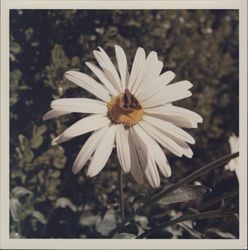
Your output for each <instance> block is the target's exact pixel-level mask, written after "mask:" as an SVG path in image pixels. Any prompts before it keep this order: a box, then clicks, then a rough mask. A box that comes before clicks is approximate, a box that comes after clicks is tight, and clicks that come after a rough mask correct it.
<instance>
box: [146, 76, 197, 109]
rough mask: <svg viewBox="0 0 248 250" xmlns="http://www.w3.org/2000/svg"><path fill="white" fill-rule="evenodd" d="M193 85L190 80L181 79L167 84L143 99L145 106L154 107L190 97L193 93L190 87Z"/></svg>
mask: <svg viewBox="0 0 248 250" xmlns="http://www.w3.org/2000/svg"><path fill="white" fill-rule="evenodd" d="M192 86H193V85H192V83H190V82H189V81H180V82H177V83H173V84H170V85H167V86H165V87H164V89H161V90H160V92H158V93H157V94H155V95H153V96H151V97H150V98H148V99H147V100H145V101H143V106H144V107H145V108H148V107H154V106H158V105H164V104H166V103H170V102H174V101H177V100H181V99H183V98H186V97H189V96H191V95H192V94H191V92H190V91H188V89H190V88H191V87H192Z"/></svg>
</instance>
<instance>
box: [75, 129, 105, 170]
mask: <svg viewBox="0 0 248 250" xmlns="http://www.w3.org/2000/svg"><path fill="white" fill-rule="evenodd" d="M107 129H108V126H105V127H103V128H101V129H98V130H96V131H95V132H94V133H93V134H92V135H91V136H90V137H89V138H88V140H87V141H86V142H85V143H84V145H83V147H82V149H81V150H80V152H79V153H78V155H77V158H76V160H75V161H74V164H73V167H72V171H73V173H74V174H77V173H78V172H79V171H80V170H81V169H82V167H84V165H85V163H86V162H87V161H88V160H89V158H90V157H91V155H92V154H93V152H94V151H95V149H96V147H97V146H98V145H99V143H100V141H101V139H102V137H103V135H104V134H105V133H106V131H107Z"/></svg>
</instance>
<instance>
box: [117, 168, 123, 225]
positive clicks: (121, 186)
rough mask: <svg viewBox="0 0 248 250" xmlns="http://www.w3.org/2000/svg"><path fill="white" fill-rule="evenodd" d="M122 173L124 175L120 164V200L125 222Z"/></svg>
mask: <svg viewBox="0 0 248 250" xmlns="http://www.w3.org/2000/svg"><path fill="white" fill-rule="evenodd" d="M122 175H123V173H122V168H121V166H120V167H119V169H118V187H119V201H120V210H121V222H123V221H124V219H125V212H124V197H123V182H122Z"/></svg>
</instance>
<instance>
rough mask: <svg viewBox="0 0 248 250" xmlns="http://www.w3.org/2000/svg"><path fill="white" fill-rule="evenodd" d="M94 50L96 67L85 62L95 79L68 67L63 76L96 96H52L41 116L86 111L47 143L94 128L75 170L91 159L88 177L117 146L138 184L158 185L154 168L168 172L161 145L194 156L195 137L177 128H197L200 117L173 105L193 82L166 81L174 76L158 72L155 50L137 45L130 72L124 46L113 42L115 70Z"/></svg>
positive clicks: (126, 169)
mask: <svg viewBox="0 0 248 250" xmlns="http://www.w3.org/2000/svg"><path fill="white" fill-rule="evenodd" d="M93 53H94V56H95V58H96V60H97V62H98V64H99V66H96V65H95V64H93V63H90V62H86V65H87V66H88V67H89V69H90V70H91V71H92V72H93V73H94V74H95V75H96V76H97V78H98V79H99V81H96V80H94V79H93V78H92V77H90V76H89V75H87V74H84V73H81V72H77V71H67V72H66V73H65V78H67V79H68V80H70V81H72V82H73V83H75V84H77V85H78V86H79V87H82V88H83V89H85V90H87V91H88V92H90V93H91V94H93V95H95V97H96V99H89V98H62V99H57V100H54V101H52V102H51V110H50V111H49V112H47V113H46V114H45V115H44V117H43V118H44V120H47V119H51V118H55V117H59V116H62V115H67V114H70V113H74V112H75V113H86V114H89V115H88V116H87V117H84V118H82V119H80V120H79V121H77V122H76V123H74V124H73V125H72V126H70V127H69V128H67V129H66V130H65V131H64V132H63V133H62V134H61V135H59V136H58V137H57V138H55V139H54V140H53V142H52V143H53V144H60V143H63V142H66V141H68V140H70V139H72V138H74V137H76V136H80V135H83V134H86V133H89V132H93V133H92V135H91V136H90V137H89V138H88V140H87V141H86V142H85V144H84V145H83V147H82V149H81V150H80V152H79V153H78V155H77V157H76V159H75V162H74V165H73V168H72V169H73V172H74V174H77V173H78V172H79V171H80V170H81V169H82V168H83V167H84V166H85V165H86V163H87V162H88V160H89V159H90V158H91V157H92V159H91V161H90V163H89V167H88V172H87V175H88V176H90V177H93V176H95V175H97V174H98V173H99V172H100V171H101V170H102V169H103V168H104V166H105V165H106V162H107V160H108V159H109V157H110V155H111V152H112V150H113V147H114V145H116V151H117V155H118V159H119V162H120V165H121V167H122V169H123V171H124V172H131V174H132V176H133V178H134V179H135V180H136V182H137V183H139V184H141V183H143V181H144V176H145V177H146V178H147V180H148V181H149V183H150V185H151V186H152V187H158V186H159V185H160V177H159V172H160V173H161V174H162V175H163V176H165V177H170V176H171V168H170V165H169V162H168V160H167V157H166V155H165V153H164V151H163V149H162V148H164V149H165V150H167V151H170V152H172V153H173V154H175V155H177V156H179V157H181V156H183V155H185V156H186V157H189V158H191V157H192V156H193V152H192V150H191V148H190V147H189V145H188V144H194V143H195V140H194V138H193V137H192V136H191V135H190V134H189V133H187V132H186V131H184V130H183V129H182V128H197V125H198V123H201V122H202V121H203V119H202V117H201V116H200V115H198V114H197V113H195V112H193V111H190V110H188V109H184V108H181V107H178V106H175V105H173V104H172V103H173V102H175V101H178V100H181V99H184V98H187V97H189V96H191V95H192V93H191V92H190V91H189V89H190V88H191V87H192V86H193V85H192V84H191V83H190V82H189V81H186V80H183V81H179V82H175V83H171V82H172V80H173V79H174V77H175V74H174V73H173V72H172V71H166V72H164V73H161V71H162V69H163V63H162V62H161V61H160V60H159V59H158V56H157V53H156V52H155V51H151V52H150V53H149V54H148V55H147V56H146V53H145V51H144V49H143V48H138V49H137V52H136V54H135V57H134V61H133V65H132V67H131V69H130V70H129V69H128V64H127V58H126V55H125V52H124V50H123V49H122V48H121V47H120V46H118V45H115V54H116V59H117V65H118V71H117V70H116V68H115V66H114V65H113V63H112V61H111V59H110V58H109V56H108V55H107V54H106V52H105V51H104V50H103V49H102V48H100V47H99V50H98V51H97V50H95V51H93Z"/></svg>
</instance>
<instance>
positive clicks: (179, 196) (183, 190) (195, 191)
mask: <svg viewBox="0 0 248 250" xmlns="http://www.w3.org/2000/svg"><path fill="white" fill-rule="evenodd" d="M210 190H211V189H210V188H208V187H205V186H200V185H196V186H193V185H185V186H182V187H179V188H177V189H176V190H174V191H173V192H171V193H170V194H168V195H167V196H165V197H163V198H162V199H160V200H159V201H158V204H160V205H169V204H173V203H178V202H186V201H190V200H196V199H201V198H203V196H204V195H205V194H207V193H208V192H209V191H210Z"/></svg>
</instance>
